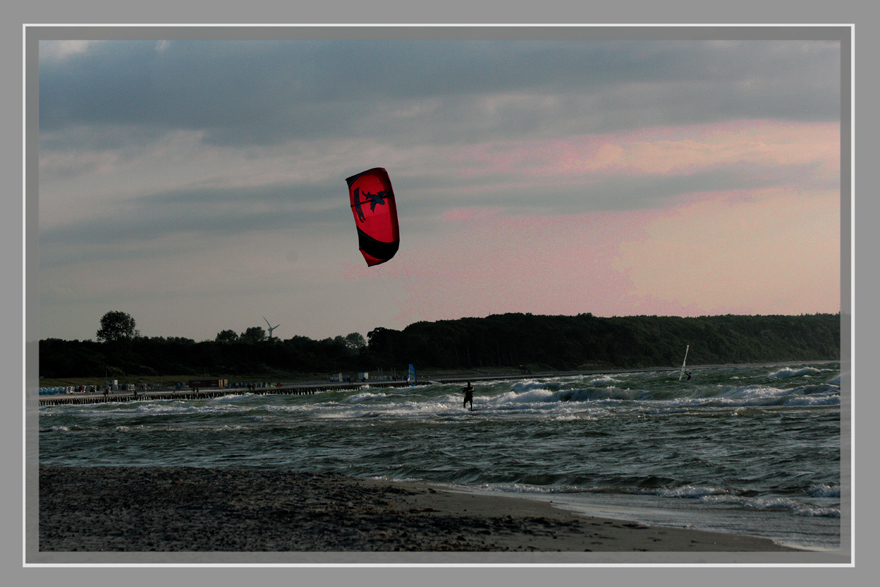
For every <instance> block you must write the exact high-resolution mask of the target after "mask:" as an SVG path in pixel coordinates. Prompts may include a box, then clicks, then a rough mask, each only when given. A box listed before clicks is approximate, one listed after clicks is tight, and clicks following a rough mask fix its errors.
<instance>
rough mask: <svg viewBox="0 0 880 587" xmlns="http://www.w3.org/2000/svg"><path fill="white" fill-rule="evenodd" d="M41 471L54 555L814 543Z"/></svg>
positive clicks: (164, 472) (317, 487) (547, 509)
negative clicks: (785, 541)
mask: <svg viewBox="0 0 880 587" xmlns="http://www.w3.org/2000/svg"><path fill="white" fill-rule="evenodd" d="M39 478H40V499H39V521H40V524H39V556H40V557H48V558H53V559H57V556H53V555H58V554H62V555H68V556H69V555H70V554H71V553H76V554H80V553H101V554H110V553H129V554H134V553H204V554H206V555H207V554H209V553H218V552H226V553H263V554H265V553H277V554H288V555H289V554H292V553H296V554H299V555H304V554H306V553H311V554H312V556H306V559H305V560H317V559H316V558H315V556H314V554H316V553H337V554H338V553H346V554H349V555H353V554H357V553H386V554H391V553H393V554H394V555H395V556H397V555H403V556H404V558H406V556H407V554H408V553H423V554H426V553H428V554H434V555H437V554H440V553H442V555H444V556H445V558H444V560H446V561H447V562H449V561H461V560H476V561H477V562H491V561H492V560H498V561H500V562H516V561H519V562H523V561H525V560H526V559H523V553H532V554H533V555H535V556H537V555H540V556H541V557H543V558H538V559H536V558H534V557H532V556H529V557H527V559H528V561H529V562H535V561H536V560H548V557H549V558H550V559H552V558H553V557H554V555H555V556H556V558H557V559H558V555H562V554H565V555H567V556H568V558H567V559H566V560H578V561H584V562H595V559H594V558H591V556H593V554H594V553H605V554H611V553H630V554H632V553H654V554H660V553H662V554H663V556H664V557H666V558H664V560H666V559H668V557H670V556H671V557H673V558H675V556H676V555H688V556H689V557H691V558H690V559H688V560H691V559H692V557H693V556H694V555H697V556H699V560H701V561H707V560H710V559H709V558H707V556H709V553H719V554H720V553H728V554H729V553H754V554H755V555H758V556H759V558H761V560H779V557H780V556H782V557H786V556H792V555H794V556H795V557H799V556H802V555H804V554H808V555H815V554H816V553H814V552H811V551H806V550H799V549H795V548H789V547H785V546H780V545H777V544H775V543H774V542H772V541H771V540H769V539H765V538H754V537H749V536H737V535H733V534H724V533H716V532H705V531H701V530H693V529H685V528H671V527H662V526H656V527H652V526H645V525H643V524H639V523H632V522H624V521H620V520H614V519H605V518H599V517H587V516H585V515H582V514H578V513H573V512H571V511H568V510H564V509H560V508H557V507H555V506H554V505H552V504H550V503H548V502H544V501H540V500H530V499H528V498H520V497H512V496H503V495H497V496H496V495H481V494H477V493H466V492H460V491H449V490H445V489H442V488H437V487H435V486H431V485H429V484H422V483H412V482H398V481H386V480H378V479H357V478H351V477H347V476H345V475H342V474H337V473H326V474H325V473H320V474H313V473H304V472H284V471H274V470H272V471H270V470H221V469H205V468H194V467H56V466H52V467H40V471H39ZM468 553H471V554H473V553H480V554H479V556H478V557H477V558H476V559H474V558H472V557H471V558H468V556H467V555H468ZM511 553H513V554H514V556H513V557H512V558H511V557H510V556H509V555H510V554H511ZM449 555H452V558H449ZM320 556H321V555H318V558H320ZM573 556H574V557H575V558H574V559H572V558H571V557H573ZM762 556H763V558H762ZM462 557H464V558H462ZM767 557H771V558H770V559H767ZM62 558H63V557H62ZM686 558H687V557H686ZM223 560H227V559H223ZM395 560H402V559H400V558H399V557H398V558H396V559H395Z"/></svg>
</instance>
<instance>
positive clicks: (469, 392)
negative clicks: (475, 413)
mask: <svg viewBox="0 0 880 587" xmlns="http://www.w3.org/2000/svg"><path fill="white" fill-rule="evenodd" d="M461 390H462V391H463V392H464V403H463V404H462V407H465V406H467V405H468V403H469V402H470V404H471V409H472V410H473V409H474V388H473V387H471V384H470V383H468V385H467V387H462V388H461Z"/></svg>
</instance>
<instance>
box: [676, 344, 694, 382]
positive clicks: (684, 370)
mask: <svg viewBox="0 0 880 587" xmlns="http://www.w3.org/2000/svg"><path fill="white" fill-rule="evenodd" d="M690 348H691V345H687V346H686V347H685V349H684V361H682V362H681V372H680V373H679V374H678V380H679V381H681V379H682V377H684V376H685V375H687V378H688V379H690V378H691V374H690V373H688V372H687V361H688V351H689V350H690Z"/></svg>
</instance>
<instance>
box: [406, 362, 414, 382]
mask: <svg viewBox="0 0 880 587" xmlns="http://www.w3.org/2000/svg"><path fill="white" fill-rule="evenodd" d="M406 382H407V383H409V385H410V387H415V385H416V368H415V367H413V366H412V365H411V364H410V366H409V369H408V370H407V372H406Z"/></svg>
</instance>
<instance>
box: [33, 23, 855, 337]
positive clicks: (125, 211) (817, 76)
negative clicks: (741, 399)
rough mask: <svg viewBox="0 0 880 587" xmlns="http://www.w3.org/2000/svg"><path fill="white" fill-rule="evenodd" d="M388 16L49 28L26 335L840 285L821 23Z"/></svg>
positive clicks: (626, 307) (770, 298)
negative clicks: (366, 213)
mask: <svg viewBox="0 0 880 587" xmlns="http://www.w3.org/2000/svg"><path fill="white" fill-rule="evenodd" d="M313 36H315V35H313ZM317 36H320V35H317ZM361 36H363V35H361ZM399 36H410V37H412V40H370V41H359V40H286V41H281V40H278V41H209V40H191V41H187V40H172V41H168V40H143V41H134V40H108V41H96V42H86V41H41V42H40V45H39V50H40V55H39V119H40V128H39V263H40V265H39V318H40V328H39V336H40V338H41V339H42V338H48V337H58V338H65V339H88V338H91V339H94V338H95V331H96V330H97V329H98V328H99V326H100V324H99V321H100V318H101V316H102V315H103V314H104V313H106V312H107V311H110V310H120V311H124V312H127V313H129V314H131V315H132V316H133V317H134V318H135V320H136V322H137V326H138V328H139V330H140V331H141V333H142V334H143V335H146V336H183V337H187V338H192V339H195V340H207V339H213V338H214V337H215V335H216V334H217V333H218V332H220V331H221V330H227V329H231V330H234V331H236V332H243V331H244V330H245V329H247V328H249V327H251V326H264V327H265V326H266V324H265V322H264V321H263V320H264V318H263V317H264V316H265V317H266V318H268V319H269V320H270V321H271V322H272V324H273V325H275V324H280V326H279V328H278V329H277V330H276V331H275V335H276V336H278V337H280V338H290V337H292V336H295V335H299V336H308V337H310V338H316V339H320V338H326V337H333V336H337V335H343V336H344V335H346V334H348V333H350V332H360V333H361V334H363V335H365V336H366V334H367V333H368V331H370V330H372V329H373V328H376V327H380V326H381V327H386V328H397V329H400V328H403V327H405V326H406V325H408V324H410V323H412V322H416V321H419V320H429V321H433V320H440V319H454V318H459V317H463V316H487V315H490V314H499V313H505V312H531V313H534V314H578V313H582V312H591V313H593V314H594V315H596V316H624V315H636V314H649V315H653V314H656V315H676V316H700V315H712V314H728V313H733V314H800V313H814V312H838V311H840V304H841V301H840V285H841V284H840V224H841V216H840V208H841V202H840V171H841V170H840V130H841V128H840V106H841V104H840V100H841V93H840V87H841V82H840V74H841V72H840V45H839V43H838V42H836V41H816V40H787V41H761V40H746V41H731V40H726V41H712V40H672V39H670V40H618V41H615V40H598V39H597V40H590V34H588V31H587V30H585V31H584V34H583V35H582V37H583V39H582V40H567V41H563V40H557V41H553V40H520V41H513V40H490V41H482V40H473V41H467V40H454V41H441V40H436V41H434V40H424V39H420V38H418V35H413V34H410V35H399ZM603 36H604V37H606V39H607V37H608V35H607V34H606V35H603ZM161 38H162V37H161V36H160V35H158V34H157V36H156V39H161ZM371 167H385V168H386V169H387V170H388V172H389V174H390V177H391V181H392V183H393V186H394V191H395V194H396V197H397V207H398V213H399V217H400V234H401V245H400V251H399V252H398V254H397V256H396V257H395V258H394V259H392V260H391V261H389V262H388V263H386V264H384V265H379V266H376V267H367V266H366V264H365V262H364V260H363V258H362V257H361V255H360V253H359V251H358V247H357V236H356V233H355V226H354V219H353V217H352V214H351V210H350V208H349V204H348V194H347V189H346V183H345V178H346V177H348V176H350V175H352V174H354V173H357V172H360V171H363V170H365V169H368V168H371Z"/></svg>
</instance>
